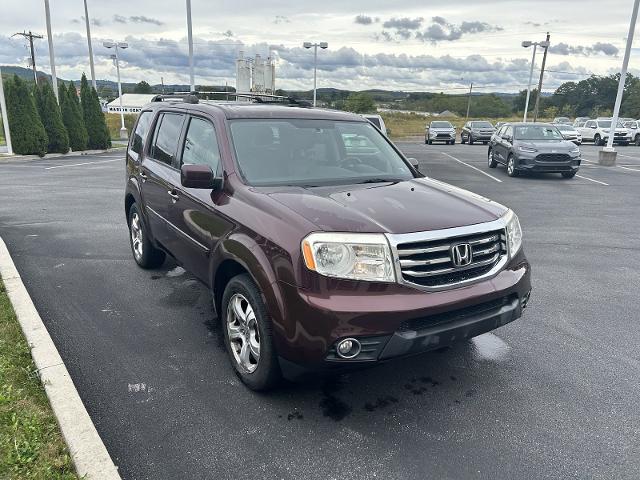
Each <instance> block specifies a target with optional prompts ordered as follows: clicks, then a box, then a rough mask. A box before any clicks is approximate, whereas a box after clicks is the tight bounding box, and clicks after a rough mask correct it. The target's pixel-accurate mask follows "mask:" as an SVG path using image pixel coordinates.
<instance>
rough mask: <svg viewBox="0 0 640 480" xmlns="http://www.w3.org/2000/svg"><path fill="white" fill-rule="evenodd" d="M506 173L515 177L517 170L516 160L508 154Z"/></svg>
mask: <svg viewBox="0 0 640 480" xmlns="http://www.w3.org/2000/svg"><path fill="white" fill-rule="evenodd" d="M507 175H509V176H510V177H517V176H518V170H516V160H515V158H514V157H513V155H509V160H507Z"/></svg>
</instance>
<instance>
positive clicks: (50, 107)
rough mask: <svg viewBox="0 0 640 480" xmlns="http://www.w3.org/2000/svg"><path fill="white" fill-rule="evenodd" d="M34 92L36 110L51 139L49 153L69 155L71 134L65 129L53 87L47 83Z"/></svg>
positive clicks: (48, 147)
mask: <svg viewBox="0 0 640 480" xmlns="http://www.w3.org/2000/svg"><path fill="white" fill-rule="evenodd" d="M34 92H35V99H36V108H37V109H38V113H39V114H40V120H41V121H42V124H43V125H44V130H45V131H46V132H47V137H48V138H49V144H48V145H47V152H49V153H54V152H55V153H67V152H68V151H69V134H68V133H67V129H66V128H65V127H64V123H63V121H62V113H61V112H60V107H59V106H58V102H56V97H55V95H54V94H53V89H52V88H51V85H50V84H49V82H47V81H45V82H43V83H42V85H38V86H36V88H35V89H34Z"/></svg>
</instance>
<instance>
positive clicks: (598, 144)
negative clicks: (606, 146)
mask: <svg viewBox="0 0 640 480" xmlns="http://www.w3.org/2000/svg"><path fill="white" fill-rule="evenodd" d="M600 142H602V139H601V138H600V135H598V134H597V133H596V136H595V137H593V143H594V145H596V146H598V147H599V146H601V145H602V144H601V143H600Z"/></svg>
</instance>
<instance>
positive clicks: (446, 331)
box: [274, 251, 531, 377]
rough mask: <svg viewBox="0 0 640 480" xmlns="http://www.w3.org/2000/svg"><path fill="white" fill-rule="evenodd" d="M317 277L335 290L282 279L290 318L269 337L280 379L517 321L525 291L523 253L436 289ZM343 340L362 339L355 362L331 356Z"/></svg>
mask: <svg viewBox="0 0 640 480" xmlns="http://www.w3.org/2000/svg"><path fill="white" fill-rule="evenodd" d="M322 281H323V282H326V283H327V284H331V286H332V287H333V288H332V290H331V291H330V293H329V294H327V293H326V292H325V293H324V294H321V293H313V292H305V291H302V290H299V289H298V288H297V287H293V286H290V285H286V284H282V283H281V284H280V288H281V291H282V297H283V301H284V304H285V305H286V307H287V312H286V314H287V319H288V321H286V322H285V323H286V325H284V329H279V328H274V334H276V346H277V349H278V353H279V355H280V363H281V365H282V366H283V372H284V373H285V375H286V376H289V377H295V376H298V374H301V373H306V372H309V371H315V372H321V371H326V370H335V369H342V368H353V367H362V366H366V365H372V364H375V363H377V362H381V361H385V360H389V359H391V358H396V357H402V356H406V355H413V354H417V353H422V352H427V351H430V350H434V349H438V348H441V347H444V346H448V345H451V344H452V343H454V342H457V341H460V340H464V339H467V338H471V337H474V336H477V335H480V334H482V333H485V332H488V331H491V330H494V329H495V328H498V327H500V326H502V325H505V324H507V323H509V322H512V321H514V320H516V319H517V318H519V317H520V316H521V315H522V309H523V308H524V306H525V305H526V302H527V301H528V298H529V293H530V291H531V282H530V266H529V264H528V262H527V261H526V259H525V257H524V254H523V253H522V251H520V252H519V253H518V255H516V257H515V258H514V259H512V260H511V261H510V262H509V264H508V265H507V266H506V267H505V268H504V269H503V270H502V271H500V272H499V273H498V274H497V275H496V276H494V277H493V278H490V279H487V280H484V281H481V282H478V283H475V284H471V285H468V286H465V287H461V288H454V289H450V290H443V291H437V292H425V291H422V290H416V289H414V288H411V287H408V286H404V285H399V284H371V283H369V284H367V283H366V282H353V281H343V280H335V279H333V280H332V279H328V278H325V279H323V280H322ZM320 291H325V290H324V286H322V288H321V289H320ZM345 338H355V339H357V340H358V341H360V343H361V344H362V350H361V353H360V354H359V355H358V356H356V357H355V358H353V359H342V358H340V357H339V356H338V355H337V353H336V350H335V346H336V343H337V342H338V341H340V340H341V339H345Z"/></svg>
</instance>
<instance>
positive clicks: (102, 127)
mask: <svg viewBox="0 0 640 480" xmlns="http://www.w3.org/2000/svg"><path fill="white" fill-rule="evenodd" d="M80 100H81V101H82V113H83V116H84V124H85V126H86V127H87V134H88V135H89V143H88V146H89V148H92V149H103V148H111V138H110V136H109V129H108V128H107V122H106V120H105V118H104V113H102V107H101V106H100V100H99V99H98V93H97V92H96V91H95V90H94V89H93V87H91V86H89V82H88V81H87V76H86V75H85V74H84V73H83V74H82V79H81V80H80Z"/></svg>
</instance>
